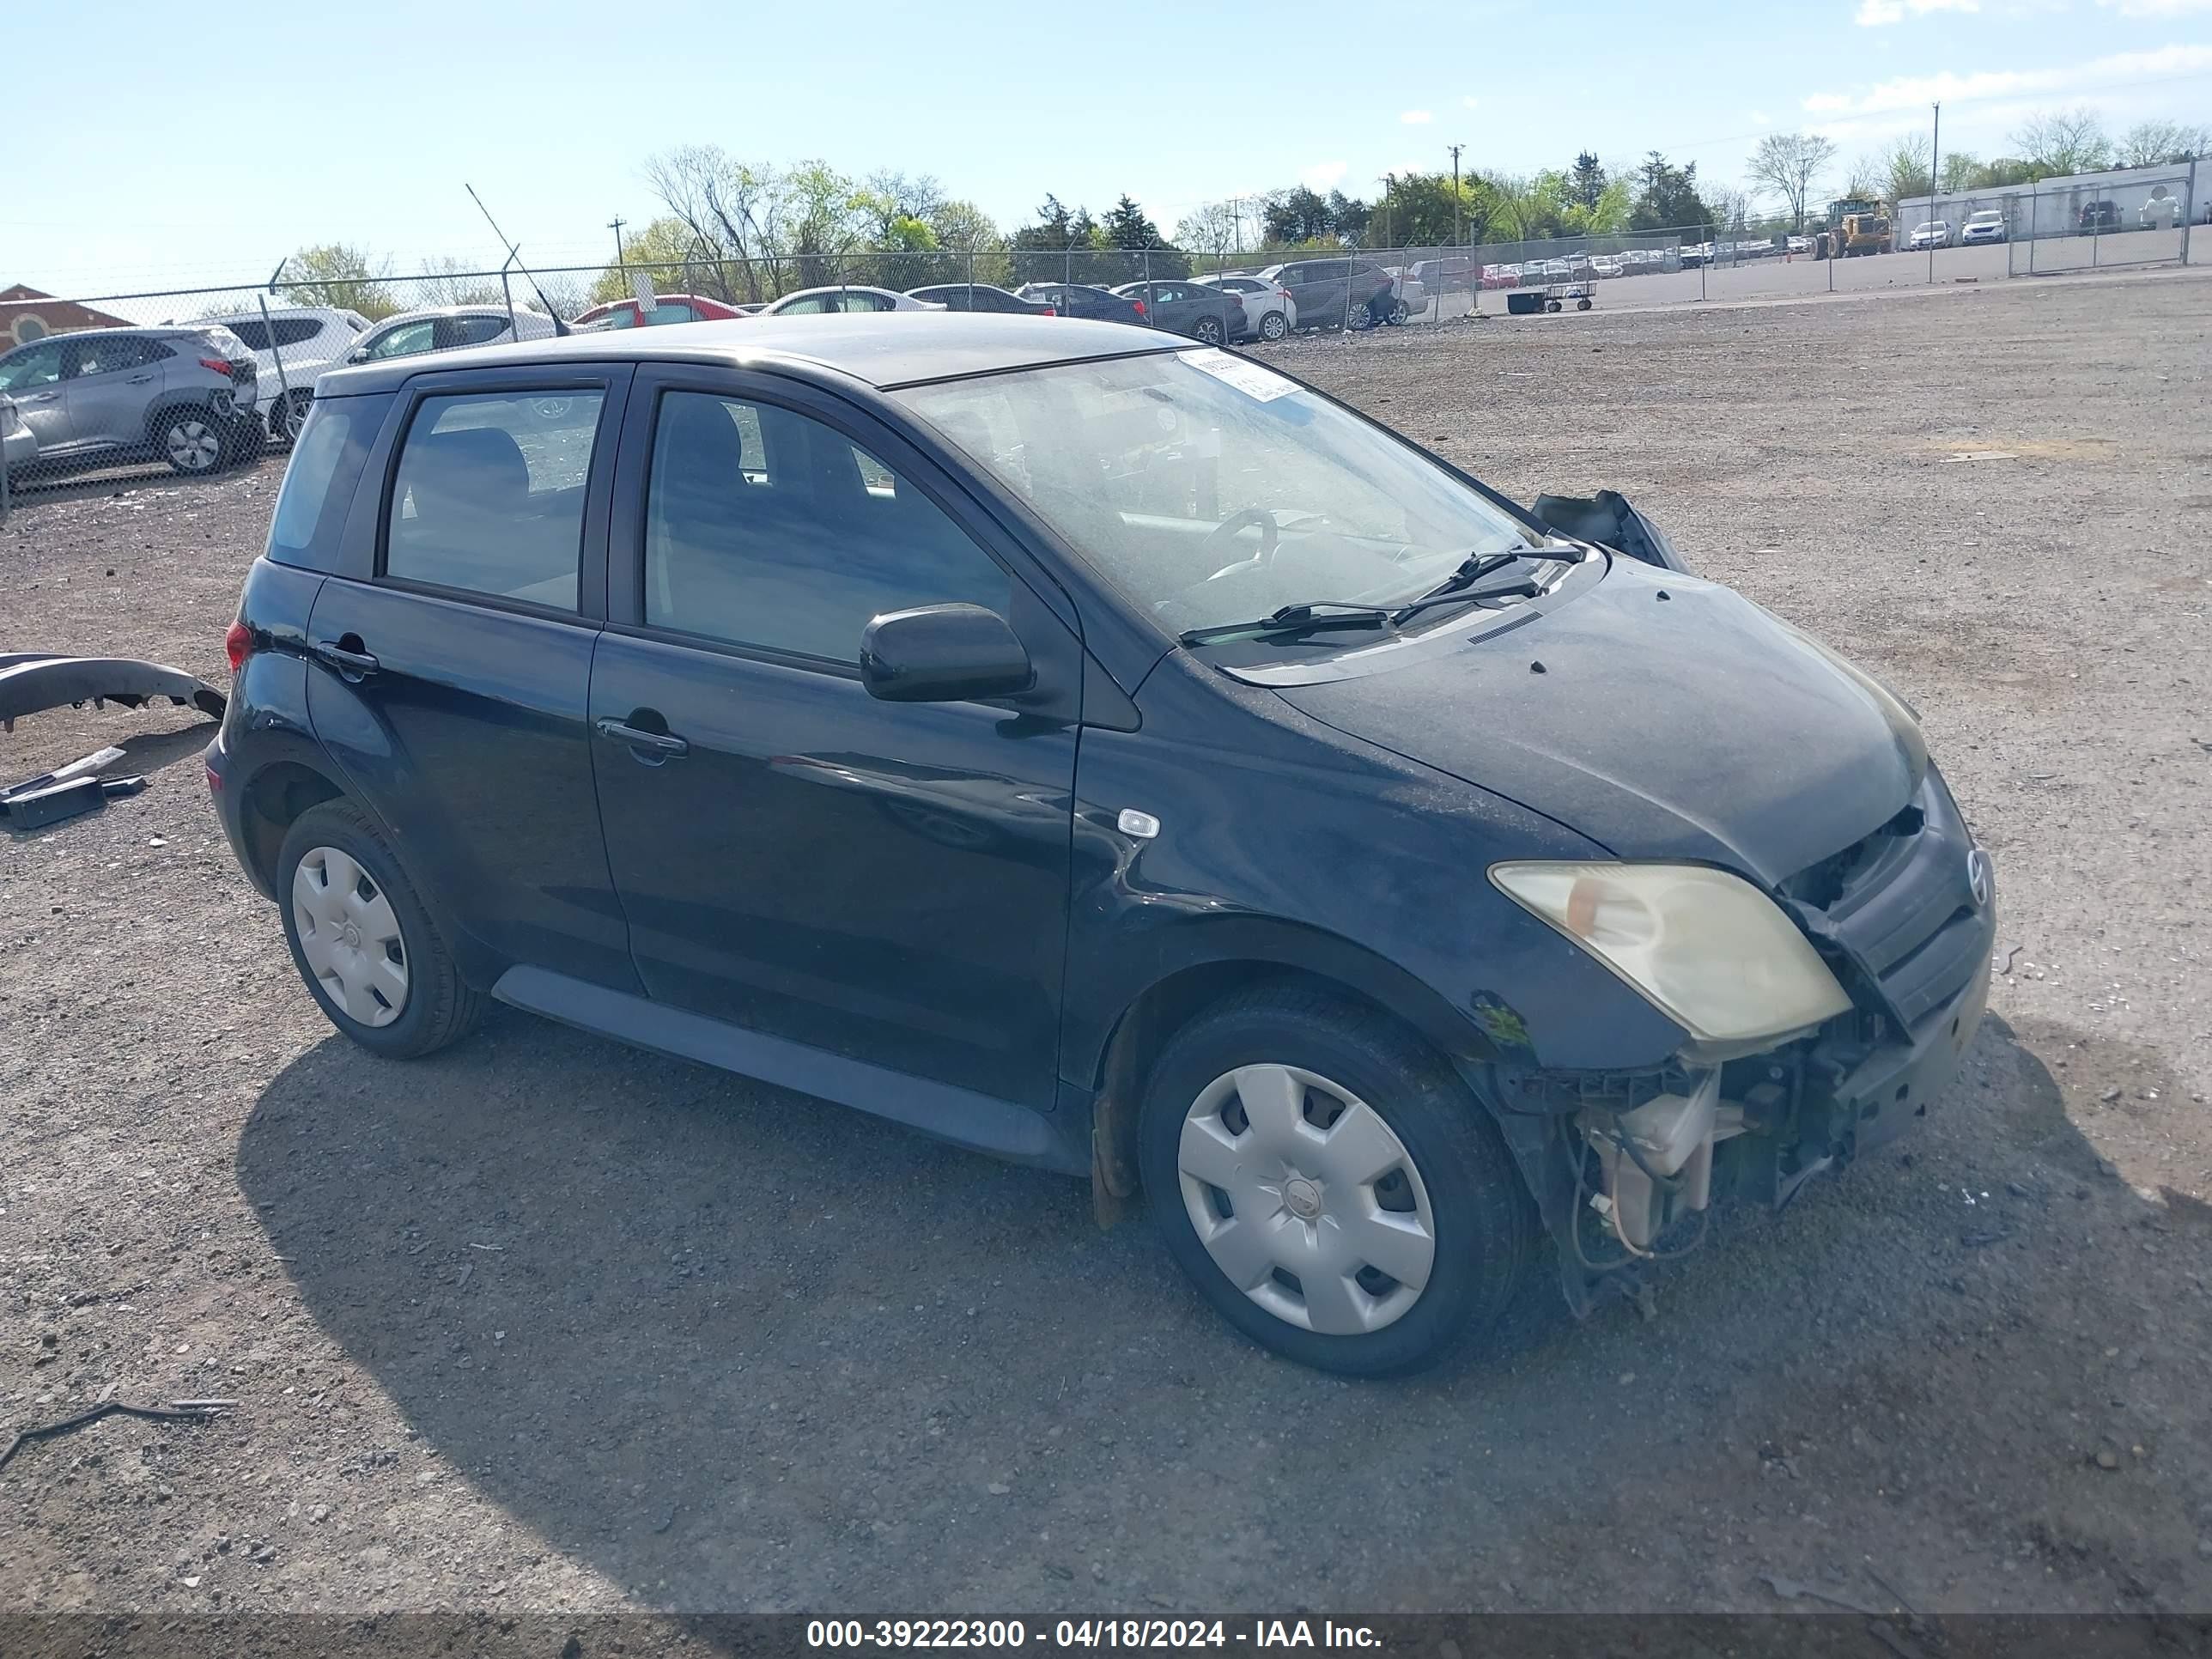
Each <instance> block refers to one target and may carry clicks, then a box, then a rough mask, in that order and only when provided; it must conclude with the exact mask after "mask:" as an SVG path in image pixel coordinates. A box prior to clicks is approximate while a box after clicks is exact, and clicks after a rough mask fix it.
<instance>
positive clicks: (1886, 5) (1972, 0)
mask: <svg viewBox="0 0 2212 1659" xmlns="http://www.w3.org/2000/svg"><path fill="white" fill-rule="evenodd" d="M2099 3H2100V4H2101V3H2103V0H2099ZM1980 9H1982V0H1859V9H1858V13H1857V15H1856V16H1854V17H1853V18H1852V19H1851V21H1853V22H1854V23H1857V25H1858V26H1859V27H1861V28H1863V29H1878V28H1881V27H1885V26H1887V25H1888V24H1891V23H1902V22H1903V21H1905V13H1907V12H1911V14H1912V15H1914V16H1915V17H1923V16H1925V15H1927V14H1928V13H1929V12H1931V11H1979V10H1980Z"/></svg>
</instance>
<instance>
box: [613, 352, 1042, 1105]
mask: <svg viewBox="0 0 2212 1659" xmlns="http://www.w3.org/2000/svg"><path fill="white" fill-rule="evenodd" d="M649 376H650V372H649V371H648V372H643V373H641V376H640V380H639V383H638V388H637V391H636V392H635V395H634V396H633V398H632V401H631V409H630V415H629V422H628V425H627V427H626V428H625V431H624V434H623V444H622V462H621V471H622V475H623V476H622V483H621V484H620V486H619V489H618V499H619V500H620V501H622V503H623V506H622V507H621V509H620V510H619V511H618V512H617V515H616V522H617V526H624V527H629V526H635V528H618V529H617V532H616V544H615V550H614V552H613V554H612V556H611V568H612V569H613V570H614V571H615V572H617V576H616V579H615V580H614V582H613V583H612V585H611V590H610V611H611V615H612V616H613V617H616V618H618V619H619V618H623V617H627V618H628V619H629V623H630V624H631V625H629V626H626V627H623V626H617V627H611V628H610V629H609V631H608V632H607V634H606V635H605V638H604V639H603V640H602V641H601V642H600V647H599V654H598V657H597V659H596V661H595V664H594V666H593V670H592V719H593V722H594V724H595V726H598V728H599V731H600V732H601V734H602V735H601V736H600V738H599V741H598V743H597V744H596V745H595V763H596V768H597V772H598V777H599V802H600V813H601V817H602V819H603V821H604V823H605V827H606V836H607V854H608V860H609V863H610V865H611V867H612V869H613V871H614V875H615V882H616V885H617V889H618V890H619V891H620V893H621V895H622V901H623V908H624V911H625V913H626V915H628V917H629V926H630V938H631V942H632V949H633V951H634V952H635V957H636V961H637V967H638V972H639V975H640V976H641V978H642V979H643V980H644V981H645V983H646V986H647V988H648V990H649V992H650V994H652V995H653V998H655V999H656V1000H661V1001H664V1002H667V1003H670V1004H672V1005H674V1006H678V1007H680V1008H683V1009H685V1010H688V1011H690V1012H695V1013H699V1014H704V1015H708V1016H710V1017H712V1018H717V1019H720V1020H724V1021H727V1022H730V1023H732V1024H736V1025H738V1026H742V1027H744V1028H748V1029H749V1030H751V1031H753V1032H755V1033H757V1034H759V1035H761V1036H766V1037H769V1038H774V1039H780V1040H781V1041H783V1042H791V1043H797V1044H803V1045H805V1047H806V1048H810V1049H813V1050H817V1051H825V1050H826V1051H828V1052H829V1053H831V1054H839V1055H842V1056H844V1057H847V1058H848V1059H851V1060H861V1061H865V1062H866V1063H868V1064H870V1065H874V1066H885V1067H889V1068H890V1069H892V1070H894V1071H896V1072H900V1073H906V1074H908V1075H909V1076H914V1077H919V1078H923V1079H929V1080H931V1081H933V1082H936V1083H940V1084H945V1085H952V1086H955V1087H957V1088H958V1089H960V1090H963V1091H969V1092H972V1093H974V1094H976V1095H980V1096H985V1097H990V1098H991V1099H994V1100H996V1101H1000V1102H1013V1103H1018V1104H1020V1105H1024V1106H1028V1107H1030V1108H1032V1109H1046V1108H1048V1107H1049V1105H1050V1103H1051V1102H1052V1100H1053V1097H1054V1074H1055V1060H1056V1054H1057V1047H1056V1041H1057V1040H1056V1028H1057V1022H1058V1017H1059V1000H1060V980H1061V957H1062V946H1063V941H1064V938H1065V931H1066V930H1065V907H1066V891H1067V857H1068V852H1067V837H1068V826H1069V815H1070V791H1071V790H1072V788H1073V781H1074V766H1075V727H1074V725H1073V720H1072V718H1070V719H1062V720H1052V719H1047V718H1042V717H1039V716H1036V715H1025V714H1022V713H1020V712H1018V711H1017V710H1016V709H1014V708H1009V707H1007V706H1005V705H1003V704H992V703H983V702H911V703H899V702H879V701H878V700H876V699H874V698H872V697H871V696H869V694H868V692H867V691H866V689H865V688H864V687H863V685H862V684H861V682H860V676H859V673H858V667H857V665H858V661H859V658H860V640H861V635H862V633H863V631H864V630H865V629H866V627H867V625H868V623H869V622H870V620H871V618H872V617H874V616H876V615H877V614H878V613H881V612H884V611H896V610H900V609H904V608H908V607H911V606H916V605H932V604H939V603H945V602H965V603H971V604H976V605H983V606H985V607H987V608H988V609H991V610H993V611H997V612H998V613H1000V615H1001V616H1004V617H1006V618H1007V620H1008V621H1009V622H1010V623H1012V626H1013V628H1014V629H1015V631H1016V632H1017V634H1018V635H1019V637H1020V638H1021V640H1022V641H1023V642H1024V646H1025V647H1027V648H1028V650H1029V651H1030V655H1031V657H1032V659H1033V660H1034V661H1035V662H1036V664H1037V665H1038V668H1039V674H1040V677H1041V679H1042V680H1050V679H1052V678H1053V677H1054V676H1058V677H1060V679H1062V680H1065V681H1069V682H1071V684H1070V686H1069V694H1070V696H1071V697H1072V696H1073V691H1074V690H1075V689H1076V688H1077V687H1079V683H1080V678H1081V676H1080V671H1079V659H1075V662H1076V666H1075V667H1074V668H1073V669H1072V670H1071V668H1070V661H1071V656H1070V653H1072V652H1076V651H1079V647H1078V646H1077V645H1076V644H1075V641H1074V639H1073V635H1072V633H1071V632H1070V631H1069V629H1067V628H1066V626H1065V624H1064V623H1062V622H1060V620H1059V619H1058V617H1055V616H1054V613H1053V611H1051V610H1050V609H1049V608H1048V606H1047V605H1045V604H1044V603H1043V602H1042V601H1041V600H1040V599H1039V598H1038V596H1037V595H1036V592H1033V591H1032V590H1031V588H1030V586H1028V585H1027V584H1026V583H1025V582H1024V581H1023V580H1020V579H1019V578H1018V577H1016V576H1014V575H1013V574H1011V573H1010V571H1009V569H1008V568H1007V566H1006V564H1005V563H1003V562H1000V559H999V558H997V557H994V555H993V553H992V552H991V551H987V550H986V548H985V546H984V545H983V544H981V542H980V541H979V540H978V539H977V535H976V528H977V526H976V520H974V519H973V518H971V517H969V516H966V515H967V514H969V513H973V511H974V509H973V508H972V507H965V508H963V507H962V505H961V504H960V501H959V498H958V496H957V492H956V491H954V489H952V487H951V485H950V484H949V483H948V482H947V481H946V480H945V478H944V477H942V475H939V474H938V473H936V472H935V471H933V469H931V468H930V467H929V466H928V465H927V463H926V462H925V461H923V460H922V459H921V457H919V456H918V455H916V454H915V453H913V452H912V451H911V450H909V449H908V448H906V447H904V445H903V444H902V441H900V440H898V439H897V437H896V435H893V434H890V433H889V432H888V431H886V430H884V429H883V428H879V427H877V426H875V425H874V424H873V423H872V422H869V421H868V420H866V418H865V417H863V416H860V415H859V414H858V413H857V412H856V411H850V410H846V409H845V408H844V406H843V405H842V404H838V405H834V406H833V405H829V404H827V403H826V401H824V402H821V403H813V402H811V401H810V399H808V398H805V397H804V396H801V395H800V394H797V393H791V392H775V393H770V392H768V391H767V389H766V388H765V387H764V386H763V385H762V384H761V383H760V382H759V381H757V380H748V379H746V378H744V377H741V376H729V377H716V376H708V375H705V374H696V375H683V374H676V373H674V372H671V373H670V374H668V376H667V377H666V378H665V380H663V381H661V382H660V383H659V384H657V385H653V386H652V388H651V390H648V382H649ZM832 418H835V419H836V420H837V422H838V424H836V425H832V424H831V423H830V422H831V420H832ZM924 481H926V482H927V488H925V487H924ZM640 498H642V499H640ZM626 537H630V538H635V539H634V540H632V541H630V542H629V544H628V545H627V547H625V538H626ZM1072 706H1073V705H1072V703H1071V705H1070V707H1071V708H1072ZM894 1115H896V1114H894Z"/></svg>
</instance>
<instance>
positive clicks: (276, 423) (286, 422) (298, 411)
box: [269, 392, 315, 444]
mask: <svg viewBox="0 0 2212 1659" xmlns="http://www.w3.org/2000/svg"><path fill="white" fill-rule="evenodd" d="M314 396H315V394H314V393H313V392H279V393H278V394H277V396H276V402H275V403H274V404H270V409H269V435H270V437H272V438H274V439H276V441H278V442H280V443H286V444H289V443H295V442H297V441H298V440H299V436H300V428H301V423H302V422H305V421H306V420H307V408H308V405H309V404H312V403H313V401H314Z"/></svg>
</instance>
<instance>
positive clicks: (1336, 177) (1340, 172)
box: [1298, 161, 1352, 190]
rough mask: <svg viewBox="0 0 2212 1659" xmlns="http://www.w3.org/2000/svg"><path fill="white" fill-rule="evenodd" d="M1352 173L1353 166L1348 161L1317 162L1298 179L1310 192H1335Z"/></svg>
mask: <svg viewBox="0 0 2212 1659" xmlns="http://www.w3.org/2000/svg"><path fill="white" fill-rule="evenodd" d="M1351 171H1352V167H1351V164H1350V163H1349V162H1346V161H1316V162H1315V163H1314V164H1313V165H1312V166H1311V167H1308V168H1307V169H1306V170H1305V171H1304V173H1300V174H1299V175H1298V177H1299V178H1300V179H1302V180H1304V184H1305V187H1306V188H1307V189H1308V190H1334V189H1335V188H1336V187H1337V186H1338V185H1340V184H1342V183H1343V182H1344V175H1345V174H1346V173H1349V172H1351Z"/></svg>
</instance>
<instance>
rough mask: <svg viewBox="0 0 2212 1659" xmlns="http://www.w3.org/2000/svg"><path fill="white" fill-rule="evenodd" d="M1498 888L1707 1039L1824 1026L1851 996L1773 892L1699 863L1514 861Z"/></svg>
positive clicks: (1504, 867)
mask: <svg viewBox="0 0 2212 1659" xmlns="http://www.w3.org/2000/svg"><path fill="white" fill-rule="evenodd" d="M1490 879H1491V880H1492V882H1494V883H1495V884H1497V885H1498V890H1500V891H1502V892H1504V894H1505V895H1506V896H1509V897H1510V898H1511V899H1513V900H1514V901H1515V902H1517V903H1519V904H1521V905H1522V906H1523V907H1524V908H1527V909H1528V910H1531V911H1533V912H1534V913H1535V914H1536V915H1539V916H1541V917H1542V918H1543V919H1544V920H1545V921H1547V922H1549V923H1550V924H1551V925H1552V926H1553V927H1556V928H1558V929H1559V931H1560V932H1561V933H1565V935H1566V936H1567V937H1568V938H1569V939H1572V940H1574V942H1575V943H1576V944H1577V945H1581V946H1582V947H1583V949H1584V950H1586V951H1589V953H1590V954H1591V955H1592V956H1594V957H1596V958H1597V959H1598V960H1599V961H1600V962H1602V963H1605V965H1606V966H1607V967H1608V968H1610V969H1613V972H1614V973H1616V974H1618V975H1620V977H1621V978H1623V979H1625V980H1626V981H1628V982H1629V984H1631V985H1632V986H1634V987H1636V989H1637V990H1638V991H1639V992H1641V993H1642V994H1644V997H1646V998H1647V999H1648V1000H1650V1001H1651V1002H1652V1003H1654V1004H1655V1005H1656V1006H1657V1007H1658V1008H1659V1010H1660V1012H1662V1013H1664V1014H1666V1015H1667V1016H1668V1018H1671V1019H1673V1020H1674V1022H1675V1024H1679V1025H1680V1026H1681V1027H1682V1028H1683V1029H1684V1030H1686V1031H1688V1032H1689V1033H1690V1035H1691V1036H1692V1037H1693V1038H1694V1039H1696V1040H1697V1041H1699V1042H1702V1043H1707V1044H1723V1043H1728V1044H1734V1043H1740V1042H1744V1041H1746V1040H1747V1039H1750V1038H1754V1037H1769V1036H1782V1035H1783V1034H1784V1033H1786V1032H1790V1031H1796V1030H1803V1029H1805V1028H1806V1027H1808V1026H1812V1025H1817V1024H1820V1022H1821V1021H1822V1020H1824V1019H1829V1018H1833V1017H1834V1016H1835V1015H1837V1014H1840V1013H1842V1012H1844V1010H1845V1009H1847V1008H1849V1007H1850V1006H1851V1000H1850V998H1849V997H1848V996H1846V995H1844V987H1842V986H1840V985H1838V984H1837V983H1836V976H1835V975H1833V974H1832V973H1830V972H1829V971H1828V967H1827V964H1826V963H1824V962H1822V961H1821V960H1820V955H1819V953H1818V952H1816V951H1814V949H1813V947H1812V945H1810V944H1808V942H1807V940H1806V939H1805V936H1804V935H1803V934H1802V933H1799V932H1798V931H1797V929H1796V927H1794V926H1792V925H1791V923H1790V919H1789V918H1788V917H1787V916H1785V915H1783V914H1782V912H1781V910H1780V909H1778V908H1777V907H1776V905H1775V903H1774V902H1773V901H1772V900H1771V899H1770V898H1768V897H1767V896H1765V894H1764V893H1762V892H1760V891H1759V890H1758V889H1757V888H1756V887H1753V885H1752V884H1750V883H1749V882H1747V881H1745V880H1743V879H1742V878H1741V877H1737V876H1732V875H1729V873H1728V872H1726V871H1723V870H1710V869H1707V868H1705V866H1702V865H1695V864H1606V863H1589V864H1553V863H1542V864H1537V863H1506V864H1493V865H1492V866H1490Z"/></svg>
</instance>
